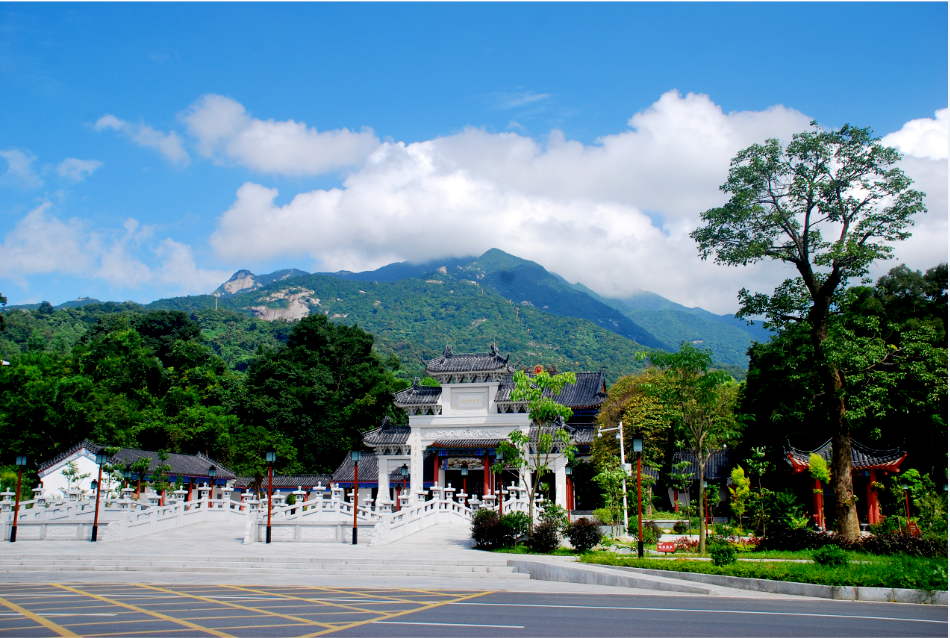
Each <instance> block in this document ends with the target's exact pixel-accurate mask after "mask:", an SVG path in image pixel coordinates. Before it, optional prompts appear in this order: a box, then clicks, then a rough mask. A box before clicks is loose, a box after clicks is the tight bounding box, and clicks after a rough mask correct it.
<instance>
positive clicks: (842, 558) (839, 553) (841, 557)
mask: <svg viewBox="0 0 950 638" xmlns="http://www.w3.org/2000/svg"><path fill="white" fill-rule="evenodd" d="M811 556H812V560H814V561H815V563H816V564H818V565H821V566H823V567H842V566H844V565H847V564H848V563H849V562H851V560H850V558H849V557H848V552H846V551H844V550H843V549H841V548H840V547H835V546H834V545H826V546H825V547H822V548H821V549H817V550H815V552H814V553H813V554H812V555H811Z"/></svg>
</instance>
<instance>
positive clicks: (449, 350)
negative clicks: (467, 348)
mask: <svg viewBox="0 0 950 638" xmlns="http://www.w3.org/2000/svg"><path fill="white" fill-rule="evenodd" d="M442 356H443V357H451V356H452V346H451V345H448V344H446V346H445V350H443V351H442Z"/></svg>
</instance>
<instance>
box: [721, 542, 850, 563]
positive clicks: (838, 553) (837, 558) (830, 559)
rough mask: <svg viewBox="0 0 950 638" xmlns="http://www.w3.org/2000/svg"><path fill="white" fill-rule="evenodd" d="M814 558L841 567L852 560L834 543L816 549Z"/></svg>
mask: <svg viewBox="0 0 950 638" xmlns="http://www.w3.org/2000/svg"><path fill="white" fill-rule="evenodd" d="M812 560H814V561H815V563H816V564H817V565H822V566H824V567H841V566H843V565H847V564H848V563H849V562H851V560H850V557H849V556H848V552H846V551H845V550H843V549H841V548H840V547H835V546H834V545H825V546H824V547H822V548H820V549H817V550H815V552H814V553H813V554H812ZM717 564H718V563H717Z"/></svg>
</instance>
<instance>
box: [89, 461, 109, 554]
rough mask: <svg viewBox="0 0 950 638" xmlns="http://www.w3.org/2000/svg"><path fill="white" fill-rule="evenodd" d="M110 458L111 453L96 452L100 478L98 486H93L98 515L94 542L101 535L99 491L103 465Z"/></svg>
mask: <svg viewBox="0 0 950 638" xmlns="http://www.w3.org/2000/svg"><path fill="white" fill-rule="evenodd" d="M108 460H109V455H108V454H105V453H103V452H99V453H98V454H96V465H98V466H99V478H98V480H96V482H95V484H96V487H95V488H93V489H95V490H96V515H95V516H94V517H93V520H92V542H93V543H95V542H96V539H97V538H98V537H99V492H100V489H99V488H100V487H101V486H102V466H103V464H104V463H105V462H106V461H108Z"/></svg>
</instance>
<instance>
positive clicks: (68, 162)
mask: <svg viewBox="0 0 950 638" xmlns="http://www.w3.org/2000/svg"><path fill="white" fill-rule="evenodd" d="M100 168H102V162H100V161H98V160H81V159H77V158H75V157H67V158H66V159H64V160H63V161H62V162H60V163H59V165H58V166H57V167H56V173H57V174H58V175H59V176H60V177H65V178H66V179H68V180H69V181H71V182H81V181H83V180H84V179H86V178H87V177H89V176H90V175H92V174H93V173H95V172H96V171H97V170H99V169H100Z"/></svg>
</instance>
